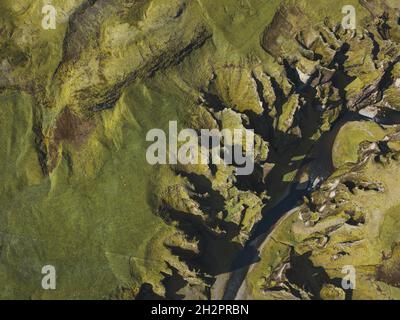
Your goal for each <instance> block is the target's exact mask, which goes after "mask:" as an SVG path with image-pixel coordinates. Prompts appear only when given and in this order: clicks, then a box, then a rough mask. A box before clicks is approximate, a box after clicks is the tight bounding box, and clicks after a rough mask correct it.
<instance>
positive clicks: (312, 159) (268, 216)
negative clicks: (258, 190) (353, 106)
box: [223, 111, 400, 300]
mask: <svg viewBox="0 0 400 320" xmlns="http://www.w3.org/2000/svg"><path fill="white" fill-rule="evenodd" d="M361 120H364V121H374V122H376V123H378V124H382V125H393V124H400V113H399V112H396V111H391V112H389V113H387V114H381V115H380V116H379V117H376V118H374V119H368V118H366V117H363V116H361V115H359V114H357V113H354V112H346V113H345V114H343V115H342V116H341V117H340V118H339V119H338V120H337V121H336V122H335V123H334V124H333V126H332V129H331V130H330V131H328V132H326V133H324V134H323V135H322V136H321V138H320V139H319V140H318V141H317V142H316V143H315V145H314V147H313V148H312V150H311V152H310V153H309V154H308V155H307V157H306V158H305V159H304V160H303V163H302V165H301V166H300V170H299V171H298V172H301V171H302V167H304V166H305V165H307V166H308V168H307V169H306V170H308V173H309V174H310V177H312V178H311V179H310V182H309V187H308V188H299V185H298V183H297V182H296V181H297V179H294V181H293V182H292V184H291V185H290V186H289V187H288V191H287V195H286V196H285V197H284V198H283V199H282V200H281V201H279V203H278V204H277V205H276V206H274V207H273V208H271V209H269V210H266V211H265V212H264V214H263V218H262V219H261V220H260V222H259V223H258V224H257V225H256V226H255V230H254V232H253V234H252V237H251V238H250V239H249V241H248V243H247V244H246V245H245V247H244V248H243V250H242V251H241V252H240V253H239V255H238V257H237V259H235V261H234V263H233V265H232V270H233V271H232V272H231V273H230V276H229V280H228V281H227V283H226V286H225V290H224V294H223V299H224V300H233V299H241V298H243V296H242V295H243V290H241V289H243V286H244V285H245V279H246V275H247V273H248V272H249V270H250V268H251V266H252V265H254V264H256V263H257V262H259V261H260V252H261V248H262V246H263V244H264V243H265V241H266V240H267V238H268V235H269V234H270V233H271V231H272V230H274V227H275V226H276V224H277V223H279V221H280V220H281V219H284V218H285V217H286V216H287V215H288V213H290V212H291V211H292V210H294V209H295V208H297V207H298V206H299V205H300V204H301V201H302V199H303V197H304V196H306V195H308V194H310V193H311V192H312V191H313V190H314V189H313V188H312V187H311V186H312V184H313V182H314V180H315V179H316V178H317V177H318V178H319V179H322V180H324V179H326V178H327V177H329V175H331V174H332V173H333V170H334V167H333V164H332V148H333V143H334V141H335V137H336V135H337V134H338V132H339V130H340V128H341V127H342V126H344V125H345V124H346V123H348V122H352V121H361Z"/></svg>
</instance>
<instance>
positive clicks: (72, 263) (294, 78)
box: [0, 0, 400, 299]
mask: <svg viewBox="0 0 400 320" xmlns="http://www.w3.org/2000/svg"><path fill="white" fill-rule="evenodd" d="M339 2H340V3H341V1H339ZM345 2H346V3H344V2H343V4H349V3H347V2H350V4H353V5H354V6H355V7H356V10H357V21H358V23H357V30H354V31H348V30H347V31H346V30H343V29H342V28H341V26H340V22H341V19H342V13H341V11H340V10H338V8H339V9H340V8H341V6H340V4H337V3H331V2H330V1H319V3H318V4H315V3H313V4H310V3H309V2H308V1H270V2H268V3H265V2H262V1H257V0H249V1H243V2H241V3H239V2H237V1H232V0H220V1H211V0H198V1H188V0H170V1H167V2H166V1H162V0H147V1H144V0H117V1H110V0H69V1H61V0H60V1H55V0H54V1H52V3H51V4H52V5H54V6H55V7H56V8H57V12H58V13H57V14H58V15H57V28H56V29H55V30H44V29H43V28H42V27H41V19H42V15H41V14H40V13H41V6H42V4H41V3H40V2H37V3H36V2H35V3H32V1H28V0H27V1H18V2H14V1H9V0H5V1H2V3H1V4H0V70H1V73H0V103H1V104H0V116H1V119H2V121H4V122H5V123H7V125H5V126H4V127H3V128H2V129H1V131H0V139H1V141H2V144H1V145H2V149H4V150H5V152H4V153H2V154H1V156H0V164H1V166H2V167H3V170H2V172H1V173H0V179H1V180H2V181H4V183H3V184H2V187H1V196H0V204H1V207H0V208H1V211H0V226H1V228H0V237H1V239H0V240H1V241H0V243H1V246H0V248H1V249H0V253H1V258H0V282H2V283H5V287H4V288H5V289H4V290H3V291H1V290H0V297H10V296H15V297H22V298H32V297H33V298H48V297H67V298H71V297H73V298H82V297H89V298H105V297H112V298H128V299H129V298H151V297H164V298H171V299H180V298H196V299H206V298H210V297H211V296H214V295H215V297H222V293H223V291H224V288H223V285H221V282H220V281H216V279H219V277H220V276H221V275H225V276H226V275H227V274H229V273H230V272H231V271H232V268H233V262H234V261H235V258H236V257H237V256H238V253H239V252H241V251H242V250H243V247H244V246H245V245H246V243H248V241H249V239H251V237H252V235H254V233H256V231H257V226H258V225H259V224H258V222H259V221H261V220H262V219H263V217H265V216H267V215H268V213H269V212H270V210H271V208H273V207H274V205H276V204H277V203H279V202H280V200H282V199H283V198H285V195H287V193H288V192H289V190H290V188H291V187H292V186H293V185H294V184H295V183H297V182H299V185H298V186H299V188H301V189H308V190H313V192H312V193H311V194H309V195H308V196H307V197H305V199H304V201H303V204H302V205H301V206H300V207H299V208H298V209H297V210H296V211H295V212H294V213H293V214H291V215H289V216H288V217H287V218H286V219H284V220H283V221H282V222H281V223H279V224H278V225H277V227H276V228H275V229H274V231H273V232H272V234H271V236H270V237H269V238H268V239H267V241H266V242H265V243H264V245H263V250H262V254H261V258H262V260H261V262H260V263H259V264H257V265H256V266H255V267H254V272H253V273H252V274H251V275H249V277H248V279H247V281H246V284H247V286H248V290H247V297H249V298H260V297H261V298H305V299H308V298H320V297H321V298H340V299H342V298H348V297H349V294H348V293H345V292H343V291H342V289H340V288H338V280H337V279H338V277H339V276H340V274H339V273H340V270H339V269H340V267H341V266H342V265H343V263H347V264H354V265H355V266H356V267H357V268H360V271H359V272H360V277H361V280H360V289H359V290H355V291H354V292H353V296H352V297H353V298H366V297H385V298H390V297H396V294H397V293H396V292H397V291H396V289H394V288H397V287H398V279H397V278H398V275H397V273H396V266H397V262H398V261H397V260H398V259H397V256H398V250H397V244H396V243H397V242H396V241H398V239H397V240H396V236H395V234H394V233H393V229H392V227H391V222H390V221H396V210H395V208H396V205H397V204H396V199H395V194H396V190H397V189H396V186H395V185H394V182H395V181H394V180H393V179H392V177H393V176H395V175H396V173H397V171H396V170H397V158H398V155H397V153H398V149H400V148H399V146H398V144H399V143H398V141H397V140H398V139H397V127H396V126H391V127H387V126H388V125H393V124H395V123H398V118H397V117H398V115H397V113H396V112H397V111H398V109H399V106H398V101H400V100H399V95H400V80H399V79H400V69H399V68H400V67H399V57H400V55H399V46H398V41H399V36H400V34H399V32H400V28H399V26H398V18H399V12H398V10H399V8H398V7H394V5H393V4H392V2H390V1H359V2H358V1H345ZM349 112H352V113H353V114H359V115H360V116H359V118H358V119H357V120H358V121H352V122H348V123H347V124H346V123H345V122H346V120H343V119H345V118H346V115H347V114H348V113H349ZM362 116H363V117H364V118H362ZM361 119H362V120H363V121H361ZM366 119H370V120H368V122H366ZM171 120H177V121H178V124H179V127H180V128H185V127H190V128H193V129H195V130H196V131H197V132H200V130H201V129H210V130H211V129H219V130H222V129H227V130H233V129H239V130H242V131H243V132H244V131H245V130H246V129H254V131H255V151H254V157H255V169H254V172H253V174H251V175H250V176H237V175H236V174H235V166H234V165H170V166H161V167H152V166H150V165H149V164H148V163H147V162H146V159H145V153H146V147H147V144H146V141H145V136H146V132H147V131H148V130H150V129H152V128H163V129H165V128H167V126H168V121H171ZM374 120H375V121H379V122H380V125H378V124H376V123H374V122H373V121H374ZM341 121H343V123H341ZM338 123H339V124H340V125H337V124H338ZM383 125H385V127H382V126H383ZM166 131H167V130H166ZM349 136H351V139H348V137H349ZM224 143H225V142H224ZM331 153H333V154H331ZM388 221H389V222H388ZM379 228H381V229H382V228H383V229H384V231H382V230H380V229H379ZM377 239H378V240H379V241H378V242H377ZM382 252H384V254H383V255H382V254H381V253H382ZM21 261H25V262H27V263H28V264H29V266H26V265H22V264H21V263H22V262H21ZM47 263H53V264H55V265H56V267H57V268H59V272H60V273H61V274H62V275H63V277H61V276H60V283H59V285H58V288H59V290H58V291H57V293H55V295H56V296H54V295H52V293H48V292H42V291H41V289H40V287H38V285H37V284H36V283H35V282H34V281H33V280H32V281H31V279H36V278H35V277H36V274H37V272H39V273H40V268H41V266H42V265H44V264H47ZM338 272H339V273H338ZM314 273H317V275H318V277H317V279H312V275H313V274H314ZM18 279H28V281H27V283H23V284H22V283H21V281H20V280H18ZM99 279H100V280H99ZM371 279H372V280H371ZM94 280H96V281H97V282H96V283H98V285H96V286H95V287H94V288H93V287H92V284H93V283H94ZM222 282H223V281H222ZM370 283H373V286H370ZM374 286H375V287H374ZM389 286H391V287H389ZM378 287H379V289H378ZM371 288H377V289H376V290H375V289H371Z"/></svg>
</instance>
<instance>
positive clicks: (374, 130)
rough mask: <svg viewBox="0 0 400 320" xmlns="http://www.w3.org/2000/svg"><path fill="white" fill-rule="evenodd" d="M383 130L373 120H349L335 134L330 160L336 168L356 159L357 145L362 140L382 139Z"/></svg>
mask: <svg viewBox="0 0 400 320" xmlns="http://www.w3.org/2000/svg"><path fill="white" fill-rule="evenodd" d="M384 136H385V131H384V130H383V129H382V128H381V127H380V126H379V125H377V124H375V123H373V122H366V121H361V122H349V123H346V124H345V125H344V126H343V127H342V128H341V129H340V131H339V133H338V135H337V136H336V139H335V142H334V145H333V149H332V160H333V164H334V166H335V167H336V168H339V167H340V166H342V165H344V164H346V163H349V162H353V163H355V162H356V161H357V159H358V150H359V145H360V143H361V142H363V141H370V142H374V141H378V140H380V139H383V137H384Z"/></svg>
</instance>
